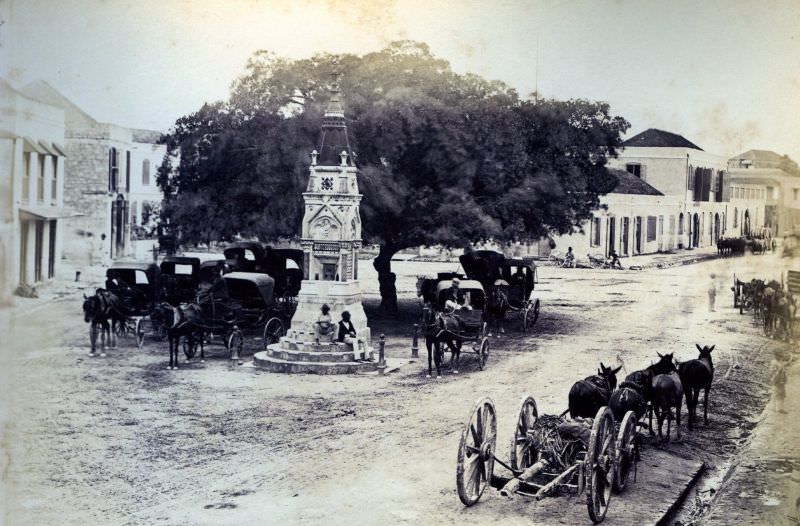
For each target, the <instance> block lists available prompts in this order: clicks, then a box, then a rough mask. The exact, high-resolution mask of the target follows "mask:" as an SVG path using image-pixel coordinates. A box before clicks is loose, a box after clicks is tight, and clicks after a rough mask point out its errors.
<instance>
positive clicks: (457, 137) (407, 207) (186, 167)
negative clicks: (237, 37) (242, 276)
mask: <svg viewBox="0 0 800 526" xmlns="http://www.w3.org/2000/svg"><path fill="white" fill-rule="evenodd" d="M336 74H338V78H339V79H340V80H339V84H340V88H341V91H342V92H343V95H344V98H345V103H346V116H347V118H348V131H349V135H350V141H351V144H352V146H353V150H354V151H355V153H356V155H357V157H356V164H357V165H358V167H359V185H360V188H361V191H362V193H363V194H364V200H363V201H362V207H361V211H362V215H363V218H362V219H363V221H362V224H363V234H364V237H365V241H367V242H369V243H376V244H378V245H380V253H379V255H378V257H377V258H376V260H375V262H374V265H375V268H376V269H377V270H378V272H379V275H380V276H382V277H386V276H387V275H389V273H390V271H391V267H390V265H391V259H392V256H393V255H394V254H395V253H396V252H397V251H399V250H402V249H405V248H410V247H416V246H423V245H434V244H441V245H444V246H448V247H460V246H466V245H468V244H470V243H474V242H478V241H483V240H488V239H491V240H495V241H498V242H501V243H508V242H514V241H528V240H534V239H539V238H541V237H543V236H547V235H552V234H564V233H568V232H572V231H574V230H575V229H578V228H580V225H581V224H582V223H583V222H584V221H586V220H587V219H588V218H589V217H590V216H591V212H592V210H594V209H596V208H597V207H598V205H599V196H601V195H602V194H604V193H607V192H609V191H610V190H612V189H613V187H614V186H615V184H616V180H615V178H614V176H613V175H611V174H610V173H609V172H608V171H607V170H606V168H605V164H606V160H607V159H608V158H609V157H613V156H615V155H616V149H617V148H618V147H620V145H621V141H622V139H621V137H622V135H623V134H624V132H625V131H626V130H627V128H628V126H629V124H628V123H627V121H625V119H623V118H622V117H618V116H614V115H612V114H611V113H610V109H609V107H608V105H607V104H605V103H599V102H591V101H586V100H570V101H557V100H525V99H521V98H520V97H519V96H518V95H517V93H516V92H515V91H514V90H513V89H511V88H510V87H509V86H507V85H506V84H504V83H502V82H497V81H487V80H485V79H483V78H481V77H479V76H476V75H472V74H457V73H455V72H453V71H452V69H451V68H450V65H449V64H448V63H447V62H446V61H444V60H441V59H438V58H436V57H434V56H433V55H432V54H431V53H430V50H429V49H428V47H427V46H426V45H424V44H420V43H415V42H396V43H393V44H391V45H390V46H388V47H387V48H386V49H384V50H382V51H379V52H376V53H369V54H366V55H363V56H356V55H349V54H345V55H331V54H321V55H316V56H314V57H311V58H309V59H304V60H288V59H283V58H279V57H276V56H274V55H272V54H270V53H267V52H258V53H256V54H255V55H254V56H253V57H252V58H251V59H250V61H249V62H248V65H247V69H246V71H245V73H244V75H243V76H242V77H241V78H239V79H237V80H236V81H235V82H234V84H233V87H232V90H231V96H230V98H229V100H227V101H225V102H218V103H215V104H207V105H204V106H203V107H202V108H200V110H198V111H197V112H196V113H194V114H191V115H188V116H186V117H183V118H181V119H179V120H178V121H177V122H176V124H175V127H174V129H173V130H172V131H171V133H169V134H168V135H167V136H165V141H166V144H167V146H168V154H167V157H166V158H165V162H164V164H163V165H162V167H161V170H160V173H159V185H160V186H161V188H162V189H163V191H164V195H165V205H164V209H163V212H162V214H161V217H162V221H164V222H165V223H167V224H168V226H169V227H170V228H172V229H173V231H176V232H177V233H178V235H179V239H180V240H181V242H183V243H192V242H209V241H213V240H227V239H232V238H233V237H234V236H237V235H241V236H247V237H250V236H253V237H258V238H259V239H264V240H270V239H276V238H279V237H293V236H297V234H298V232H299V227H300V221H301V219H302V212H303V207H302V199H301V196H300V194H301V192H302V191H303V190H304V189H305V186H306V183H307V174H308V165H309V162H310V158H309V152H310V151H311V150H312V149H314V147H316V146H317V144H316V143H317V141H318V135H319V130H320V124H321V120H322V113H323V111H324V107H325V103H326V102H327V100H328V97H329V94H330V91H329V89H328V88H329V86H330V84H331V79H332V76H333V75H336ZM384 292H385V293H386V294H389V295H391V294H393V288H390V289H384ZM384 299H386V298H384ZM389 303H390V304H391V303H392V302H391V298H390V302H389Z"/></svg>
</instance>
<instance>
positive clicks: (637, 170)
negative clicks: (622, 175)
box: [625, 163, 642, 179]
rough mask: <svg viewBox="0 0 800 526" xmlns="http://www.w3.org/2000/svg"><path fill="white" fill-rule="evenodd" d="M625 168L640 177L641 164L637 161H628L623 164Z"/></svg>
mask: <svg viewBox="0 0 800 526" xmlns="http://www.w3.org/2000/svg"><path fill="white" fill-rule="evenodd" d="M625 170H626V171H627V172H628V173H629V174H632V175H635V176H636V177H638V178H639V179H641V178H642V165H641V164H639V163H628V164H626V165H625Z"/></svg>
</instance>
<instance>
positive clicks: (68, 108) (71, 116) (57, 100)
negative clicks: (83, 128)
mask: <svg viewBox="0 0 800 526" xmlns="http://www.w3.org/2000/svg"><path fill="white" fill-rule="evenodd" d="M20 91H21V92H22V93H23V94H24V95H25V96H26V97H30V98H31V99H34V100H37V101H39V102H43V103H45V104H49V105H51V106H55V107H57V108H61V109H63V110H64V116H65V117H66V120H67V122H68V123H70V122H72V123H84V124H96V123H97V121H96V120H95V119H94V118H93V117H92V116H91V115H89V114H88V113H86V112H85V111H83V110H82V109H81V108H79V107H78V106H76V105H75V103H74V102H72V101H71V100H69V99H68V98H66V97H65V96H64V95H62V94H61V93H60V92H59V91H58V90H56V89H55V88H54V87H53V86H51V85H50V84H48V83H47V82H45V81H44V80H34V81H33V82H31V83H30V84H28V85H26V86H25V87H24V88H22V89H21V90H20Z"/></svg>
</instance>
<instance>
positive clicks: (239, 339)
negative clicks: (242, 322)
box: [225, 330, 244, 362]
mask: <svg viewBox="0 0 800 526" xmlns="http://www.w3.org/2000/svg"><path fill="white" fill-rule="evenodd" d="M225 347H227V350H228V357H229V358H230V359H231V360H239V361H240V362H241V360H242V349H243V347H244V336H242V331H240V330H235V331H233V332H231V333H230V335H229V336H228V339H227V340H226V341H225Z"/></svg>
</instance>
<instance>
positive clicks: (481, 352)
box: [478, 336, 489, 371]
mask: <svg viewBox="0 0 800 526" xmlns="http://www.w3.org/2000/svg"><path fill="white" fill-rule="evenodd" d="M488 359H489V338H487V337H485V336H484V338H483V339H482V340H481V345H480V347H478V368H480V370H481V371H483V369H484V367H486V360H488Z"/></svg>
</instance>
